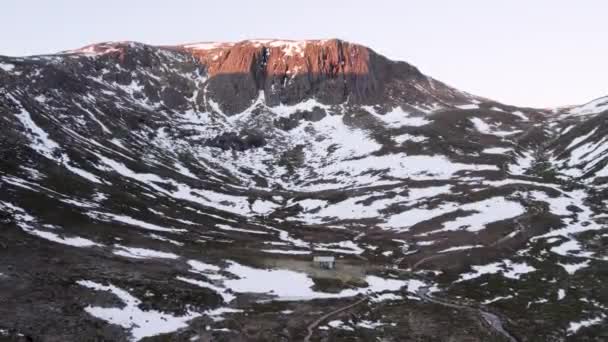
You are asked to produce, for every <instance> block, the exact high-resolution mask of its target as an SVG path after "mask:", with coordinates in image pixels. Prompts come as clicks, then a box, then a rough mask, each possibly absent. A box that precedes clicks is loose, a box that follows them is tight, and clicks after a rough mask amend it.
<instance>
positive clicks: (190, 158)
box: [0, 39, 608, 341]
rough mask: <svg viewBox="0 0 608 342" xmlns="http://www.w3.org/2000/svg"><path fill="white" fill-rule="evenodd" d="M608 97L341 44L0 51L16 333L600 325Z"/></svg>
mask: <svg viewBox="0 0 608 342" xmlns="http://www.w3.org/2000/svg"><path fill="white" fill-rule="evenodd" d="M605 105H606V103H605V101H604V100H602V99H600V100H596V101H594V102H592V103H590V104H587V105H584V106H581V107H570V108H564V109H560V110H553V111H551V110H540V109H534V108H520V107H516V106H511V105H506V104H502V103H498V102H496V101H492V100H490V99H487V98H484V97H479V96H475V95H472V94H468V93H466V92H463V91H460V90H457V89H455V88H453V87H450V86H449V85H446V84H444V83H442V82H440V81H437V80H435V79H433V78H431V77H429V76H426V75H425V74H423V73H422V72H421V71H419V70H418V69H417V68H416V67H414V66H412V65H410V64H408V63H405V62H398V61H392V60H389V59H387V58H385V57H383V56H381V55H379V54H377V53H376V52H374V51H373V50H371V49H369V48H367V47H364V46H361V45H358V44H353V43H349V42H345V41H341V40H337V39H332V40H309V41H282V40H248V41H243V42H238V43H198V44H186V45H179V46H150V45H145V44H141V43H135V42H114V43H101V44H95V45H90V46H87V47H84V48H81V49H77V50H72V51H65V52H61V53H57V54H52V55H43V56H31V57H0V130H1V132H2V134H1V135H0V156H1V158H0V209H1V210H0V215H1V216H0V222H1V224H2V229H1V230H0V232H1V233H0V236H1V237H2V238H1V240H0V248H1V249H0V250H1V251H2V252H1V253H0V257H1V262H0V300H2V305H0V316H1V317H4V319H3V320H2V322H0V341H2V340H7V341H12V340H18V341H20V340H23V341H28V340H30V341H32V340H33V341H73V340H108V341H124V340H135V341H137V340H145V341H167V340H170V341H199V340H200V341H208V340H218V341H250V340H260V341H290V340H305V341H332V340H361V341H369V340H376V339H382V340H384V341H419V340H432V341H453V340H457V341H462V340H467V341H538V340H542V341H581V340H598V339H601V338H602V337H606V335H605V333H606V332H605V329H604V328H603V327H604V326H605V323H606V319H607V318H606V315H607V313H608V309H607V307H608V304H606V303H608V295H607V293H606V291H603V284H602V281H605V280H608V273H606V262H608V254H607V253H606V251H607V250H608V249H607V248H606V247H607V244H608V235H607V233H606V226H605V223H604V222H605V219H606V217H608V216H606V209H605V202H604V201H605V200H606V198H608V197H607V196H606V182H605V174H606V171H605V170H606V163H608V159H606V155H605V150H606V146H608V145H607V144H605V142H604V137H605V136H606V135H605V134H604V128H603V127H604V126H605V124H604V121H605V120H604V118H605V117H606V115H608V112H606V111H603V110H605V109H608V108H605V107H606V106H605ZM315 256H334V257H335V258H336V268H335V269H330V270H327V269H323V268H320V267H318V266H317V265H315V264H314V262H313V258H314V257H315Z"/></svg>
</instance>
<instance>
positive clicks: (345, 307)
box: [304, 296, 369, 342]
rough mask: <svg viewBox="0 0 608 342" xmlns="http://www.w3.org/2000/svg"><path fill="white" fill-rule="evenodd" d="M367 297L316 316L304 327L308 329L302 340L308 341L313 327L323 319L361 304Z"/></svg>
mask: <svg viewBox="0 0 608 342" xmlns="http://www.w3.org/2000/svg"><path fill="white" fill-rule="evenodd" d="M368 298H369V296H364V297H363V298H361V299H359V300H358V301H356V302H354V303H351V304H349V305H346V306H343V307H340V308H338V309H336V310H334V311H332V312H328V313H326V314H325V315H323V316H321V317H319V318H317V319H316V320H315V321H314V322H312V323H310V324H309V325H308V327H307V328H306V329H307V330H308V334H307V335H306V337H304V342H309V341H310V338H311V337H312V335H313V334H314V332H315V329H316V328H317V326H318V325H319V324H321V323H322V322H323V321H325V320H327V319H328V318H330V317H331V316H334V315H337V314H339V313H341V312H344V311H346V310H348V309H350V308H353V307H355V306H357V305H359V304H361V303H363V302H365V301H366V300H367V299H368Z"/></svg>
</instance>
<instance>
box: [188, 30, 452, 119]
mask: <svg viewBox="0 0 608 342" xmlns="http://www.w3.org/2000/svg"><path fill="white" fill-rule="evenodd" d="M177 49H179V50H182V51H187V52H189V53H191V54H192V55H194V56H195V57H196V58H197V59H198V60H199V61H200V62H201V63H202V64H204V65H205V66H206V68H207V72H208V76H209V77H210V80H209V82H208V85H207V88H206V91H207V92H208V94H209V95H210V96H211V97H212V98H214V99H216V100H217V101H218V102H219V104H220V107H221V108H222V110H223V111H224V112H226V113H237V112H241V111H242V110H244V109H246V108H247V107H248V106H249V105H251V103H252V102H253V101H254V100H255V99H257V98H258V96H259V95H258V94H259V92H260V91H263V92H264V99H265V101H266V104H267V105H269V106H276V105H279V104H281V103H283V104H294V103H298V102H301V101H303V100H306V99H308V98H312V97H314V98H316V99H317V100H319V101H320V102H323V103H325V104H330V105H331V104H340V103H345V102H349V103H355V104H370V105H373V104H378V103H386V102H387V101H391V100H395V99H398V98H399V97H401V98H408V100H411V101H413V102H416V101H418V100H420V101H423V100H424V99H423V97H424V96H423V94H421V93H422V92H424V91H425V89H427V88H428V90H429V92H430V91H431V89H430V87H429V86H434V85H432V84H431V83H432V81H429V80H430V79H429V78H427V77H426V76H425V75H423V74H422V73H421V72H420V71H419V70H418V69H417V68H415V67H413V66H411V65H409V64H407V63H404V62H393V61H391V60H389V59H387V58H385V57H383V56H380V55H378V54H377V53H375V52H374V51H372V50H371V49H369V48H367V47H364V46H361V45H358V44H352V43H348V42H344V41H341V40H338V39H331V40H310V41H278V40H250V41H243V42H239V43H234V44H231V43H202V44H192V45H183V46H179V47H177ZM436 85H439V86H440V88H444V87H445V86H443V85H442V84H440V83H438V82H437V84H436ZM436 85H435V86H436ZM445 88H447V87H445ZM436 91H444V90H443V89H437V90H436ZM444 92H445V91H444Z"/></svg>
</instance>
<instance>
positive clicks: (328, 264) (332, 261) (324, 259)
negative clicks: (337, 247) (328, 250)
mask: <svg viewBox="0 0 608 342" xmlns="http://www.w3.org/2000/svg"><path fill="white" fill-rule="evenodd" d="M313 262H314V263H315V264H317V265H319V267H321V268H324V269H327V270H333V269H334V268H336V258H334V257H333V256H316V257H314V258H313Z"/></svg>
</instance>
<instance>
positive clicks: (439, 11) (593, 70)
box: [0, 0, 608, 107]
mask: <svg viewBox="0 0 608 342" xmlns="http://www.w3.org/2000/svg"><path fill="white" fill-rule="evenodd" d="M606 15H608V1H605V0H578V1H567V0H527V1H524V0H509V1H498V0H495V1H488V0H459V1H452V0H443V1H439V0H426V1H405V0H402V1H397V0H394V1H389V0H365V1H359V0H349V1H340V0H333V1H329V0H304V1H289V0H282V1H277V0H265V1H246V0H242V1H226V0H224V1H195V0H191V1H188V0H171V1H170V0H145V1H144V0H140V1H137V0H120V1H119V0H103V1H85V0H53V1H50V0H49V1H46V0H38V1H36V0H2V2H1V4H0V54H3V55H13V56H15V55H29V54H40V53H50V52H57V51H61V50H67V49H72V48H76V47H80V46H83V45H86V44H89V43H95V42H101V41H111V40H134V41H141V42H144V43H150V44H177V43H189V42H196V41H235V40H242V39H248V38H285V39H313V38H342V39H345V40H349V41H353V42H357V43H361V44H364V45H367V46H369V47H371V48H373V49H374V50H376V51H378V52H380V53H382V54H384V55H386V56H388V57H390V58H392V59H397V60H404V61H407V62H409V63H411V64H414V65H415V66H417V67H419V68H420V69H421V70H422V71H423V72H424V73H426V74H428V75H430V76H433V77H435V78H437V79H439V80H442V81H444V82H446V83H448V84H450V85H452V86H455V87H457V88H460V89H462V90H466V91H469V92H472V93H474V94H477V95H481V96H485V97H489V98H493V99H496V100H498V101H502V102H505V103H508V104H514V105H521V106H537V107H549V106H560V105H567V104H578V103H584V102H587V101H589V100H592V99H594V98H596V97H600V96H604V95H608V39H607V37H608V22H607V21H606Z"/></svg>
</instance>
